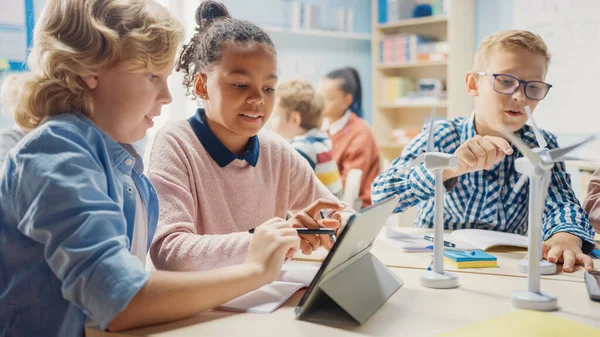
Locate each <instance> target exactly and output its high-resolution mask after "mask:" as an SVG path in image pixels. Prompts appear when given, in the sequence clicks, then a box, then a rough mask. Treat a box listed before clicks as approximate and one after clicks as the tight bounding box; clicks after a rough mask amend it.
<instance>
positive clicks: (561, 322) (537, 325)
mask: <svg viewBox="0 0 600 337" xmlns="http://www.w3.org/2000/svg"><path fill="white" fill-rule="evenodd" d="M459 336H460V337H480V336H486V337H505V336H511V337H547V336H553V337H571V336H580V337H592V336H595V337H598V336H600V330H596V329H594V328H592V327H589V326H586V325H583V324H579V323H575V322H572V321H569V320H566V319H564V318H562V317H559V316H557V315H552V314H549V313H545V312H538V311H529V310H517V311H513V312H511V313H509V314H506V315H502V316H498V317H495V318H492V319H489V320H486V321H483V322H479V323H475V324H473V325H470V326H467V327H465V328H460V329H457V330H454V331H451V332H447V333H443V334H441V335H438V337H459Z"/></svg>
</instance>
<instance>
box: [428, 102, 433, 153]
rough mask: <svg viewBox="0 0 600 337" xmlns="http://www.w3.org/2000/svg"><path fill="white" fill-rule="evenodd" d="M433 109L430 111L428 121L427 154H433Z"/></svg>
mask: <svg viewBox="0 0 600 337" xmlns="http://www.w3.org/2000/svg"><path fill="white" fill-rule="evenodd" d="M434 123H435V107H433V109H431V121H429V137H427V152H433V145H434V144H433V143H434V140H433V137H434V132H433V131H434V130H433V126H434V125H435V124H434Z"/></svg>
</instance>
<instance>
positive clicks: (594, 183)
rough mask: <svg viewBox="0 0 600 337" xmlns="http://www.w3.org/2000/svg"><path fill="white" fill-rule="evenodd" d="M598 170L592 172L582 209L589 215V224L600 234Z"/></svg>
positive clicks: (599, 176) (599, 170)
mask: <svg viewBox="0 0 600 337" xmlns="http://www.w3.org/2000/svg"><path fill="white" fill-rule="evenodd" d="M599 197H600V169H598V170H596V172H594V175H593V176H592V179H591V180H590V184H589V186H588V194H587V197H585V200H584V201H583V208H584V209H585V211H586V212H588V214H589V218H590V223H591V224H592V225H593V226H594V229H596V232H600V198H599Z"/></svg>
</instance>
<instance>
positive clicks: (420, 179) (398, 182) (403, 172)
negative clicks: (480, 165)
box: [371, 121, 460, 213]
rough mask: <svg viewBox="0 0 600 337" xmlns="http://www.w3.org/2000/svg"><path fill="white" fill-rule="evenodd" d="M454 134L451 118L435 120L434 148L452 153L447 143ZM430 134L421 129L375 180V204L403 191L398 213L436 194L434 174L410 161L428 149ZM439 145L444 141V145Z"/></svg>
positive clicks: (373, 190)
mask: <svg viewBox="0 0 600 337" xmlns="http://www.w3.org/2000/svg"><path fill="white" fill-rule="evenodd" d="M439 124H442V125H443V127H440V125H439ZM453 134H454V128H453V127H452V124H450V122H449V121H443V122H436V127H435V134H434V143H435V145H436V146H434V149H435V150H436V151H441V152H448V153H453V152H454V149H449V148H448V146H447V145H448V144H451V143H452V142H453V141H454V140H456V139H454V137H452V135H453ZM428 135H429V132H428V130H426V129H424V130H422V131H421V133H419V134H418V135H417V136H416V137H415V138H414V139H413V140H412V141H411V142H410V143H409V144H408V146H407V147H406V148H405V149H404V151H402V154H401V155H400V157H398V158H396V160H394V162H393V163H392V166H391V167H390V168H389V169H388V170H386V171H385V172H383V173H381V174H380V175H379V176H378V177H377V178H376V179H375V180H374V181H373V185H372V187H371V198H372V200H373V203H374V204H375V203H378V202H380V201H381V200H383V199H385V198H387V197H389V196H392V195H400V201H399V202H398V206H397V207H396V209H395V210H394V213H398V212H403V211H404V210H406V209H407V208H409V207H412V206H416V205H417V204H419V203H420V202H421V201H424V200H429V199H431V198H433V197H434V196H435V180H434V176H433V174H431V172H429V171H428V170H426V169H425V166H424V165H422V164H421V165H417V166H415V167H413V168H409V165H410V163H411V162H412V161H413V160H414V159H415V158H417V157H418V156H419V155H420V154H421V153H424V152H425V150H426V147H427V138H428ZM459 142H460V141H459ZM437 145H441V149H440V146H437Z"/></svg>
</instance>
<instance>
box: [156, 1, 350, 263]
mask: <svg viewBox="0 0 600 337" xmlns="http://www.w3.org/2000/svg"><path fill="white" fill-rule="evenodd" d="M196 22H197V24H198V28H197V32H196V34H195V35H194V36H193V37H192V39H191V41H190V42H189V43H188V44H187V45H186V46H185V47H184V50H183V52H182V54H181V57H180V58H179V62H178V64H177V66H176V69H177V71H180V72H182V73H183V74H184V82H183V84H184V86H185V87H186V89H187V91H188V94H190V95H192V96H193V97H194V98H196V97H198V98H200V99H202V100H203V101H204V108H203V109H198V111H197V112H196V114H195V115H194V116H193V117H191V118H190V119H188V120H184V121H181V122H177V123H172V124H170V125H168V126H167V127H165V128H163V129H161V130H160V131H159V132H158V133H157V135H156V139H155V141H154V144H153V146H152V148H151V149H150V158H149V163H150V164H149V172H148V174H149V177H150V179H151V181H152V182H153V184H154V186H155V187H156V190H157V191H158V195H159V204H160V209H161V213H160V215H159V222H158V227H157V231H156V236H155V237H154V240H153V242H152V245H151V248H150V256H151V258H152V261H153V263H154V265H155V266H156V267H157V268H159V269H168V270H203V269H211V268H215V267H220V266H227V265H232V264H238V263H241V262H243V261H244V260H243V259H244V256H246V253H247V250H248V247H249V244H250V240H251V237H252V235H251V234H249V233H248V229H249V228H251V227H255V226H257V225H258V224H260V223H263V222H265V221H269V219H278V218H285V217H286V214H287V213H288V212H292V213H295V215H294V216H293V217H292V218H291V219H289V220H288V221H287V223H288V224H291V225H293V226H295V227H309V228H318V227H323V226H325V227H330V228H339V226H340V222H341V220H342V213H340V211H342V210H343V209H344V207H343V206H342V205H340V202H339V200H338V199H337V198H335V197H334V196H333V194H331V192H330V191H329V190H327V188H326V187H325V186H323V184H321V183H320V182H319V181H318V179H317V177H316V176H315V175H314V174H313V171H312V169H311V167H310V166H309V164H308V162H307V161H306V159H304V158H303V157H302V156H301V155H300V154H298V152H296V151H295V150H294V149H293V148H292V147H291V146H290V145H289V144H288V143H287V142H286V141H285V140H284V139H283V138H281V137H280V136H278V135H276V134H274V133H272V132H270V131H268V130H262V131H261V129H262V128H263V126H264V124H265V123H266V122H267V120H268V119H269V117H270V116H271V113H272V111H273V106H274V101H275V87H276V85H277V79H278V78H277V54H276V51H275V47H274V46H273V42H272V41H271V39H270V38H269V36H268V35H267V34H266V33H265V32H264V31H263V30H262V29H260V28H259V27H258V26H256V25H254V24H252V23H250V22H247V21H242V20H237V19H234V18H231V17H230V16H229V13H228V12H227V9H226V8H225V7H224V6H223V5H222V4H220V3H217V2H215V1H205V2H203V3H201V5H200V7H199V8H198V9H197V11H196ZM319 198H323V199H319ZM321 209H327V210H329V211H330V217H331V219H321V218H320V217H319V211H320V210H321ZM344 218H346V217H345V216H344ZM331 245H333V242H332V240H331V238H330V237H329V236H326V235H320V236H317V235H303V236H301V240H300V248H301V249H302V251H303V252H304V253H305V254H310V253H311V252H312V251H313V250H315V249H317V248H319V247H320V246H324V247H325V248H330V247H331Z"/></svg>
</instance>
